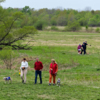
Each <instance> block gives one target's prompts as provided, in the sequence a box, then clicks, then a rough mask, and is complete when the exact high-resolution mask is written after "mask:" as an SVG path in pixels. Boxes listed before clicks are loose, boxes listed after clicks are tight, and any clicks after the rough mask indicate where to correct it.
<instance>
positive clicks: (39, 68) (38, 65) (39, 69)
mask: <svg viewBox="0 0 100 100" xmlns="http://www.w3.org/2000/svg"><path fill="white" fill-rule="evenodd" d="M34 69H35V84H36V83H37V76H38V74H39V77H40V84H42V69H43V64H42V62H41V61H39V58H36V62H35V64H34Z"/></svg>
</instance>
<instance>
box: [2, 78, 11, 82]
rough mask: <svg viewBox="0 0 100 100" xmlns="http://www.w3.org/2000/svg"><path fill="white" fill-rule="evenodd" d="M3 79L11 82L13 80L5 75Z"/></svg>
mask: <svg viewBox="0 0 100 100" xmlns="http://www.w3.org/2000/svg"><path fill="white" fill-rule="evenodd" d="M3 79H4V80H5V83H11V82H12V79H11V77H4V78H3Z"/></svg>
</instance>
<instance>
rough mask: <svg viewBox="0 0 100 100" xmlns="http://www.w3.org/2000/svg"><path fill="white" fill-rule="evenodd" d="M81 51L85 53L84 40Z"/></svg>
mask: <svg viewBox="0 0 100 100" xmlns="http://www.w3.org/2000/svg"><path fill="white" fill-rule="evenodd" d="M82 52H84V55H85V54H86V49H85V42H83V44H82V47H81V54H82Z"/></svg>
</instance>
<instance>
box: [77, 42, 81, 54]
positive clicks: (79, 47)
mask: <svg viewBox="0 0 100 100" xmlns="http://www.w3.org/2000/svg"><path fill="white" fill-rule="evenodd" d="M81 47H82V46H81V44H79V45H78V47H77V51H78V54H80V53H81Z"/></svg>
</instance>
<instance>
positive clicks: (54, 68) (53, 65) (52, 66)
mask: <svg viewBox="0 0 100 100" xmlns="http://www.w3.org/2000/svg"><path fill="white" fill-rule="evenodd" d="M57 71H58V65H57V63H56V62H55V60H54V59H52V60H51V64H50V71H49V73H50V76H49V85H51V80H52V77H53V85H55V82H56V75H57Z"/></svg>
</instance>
